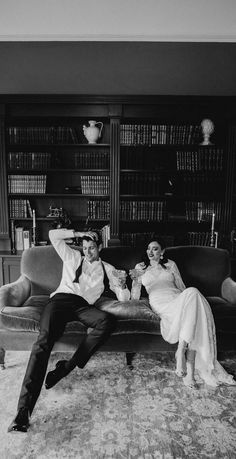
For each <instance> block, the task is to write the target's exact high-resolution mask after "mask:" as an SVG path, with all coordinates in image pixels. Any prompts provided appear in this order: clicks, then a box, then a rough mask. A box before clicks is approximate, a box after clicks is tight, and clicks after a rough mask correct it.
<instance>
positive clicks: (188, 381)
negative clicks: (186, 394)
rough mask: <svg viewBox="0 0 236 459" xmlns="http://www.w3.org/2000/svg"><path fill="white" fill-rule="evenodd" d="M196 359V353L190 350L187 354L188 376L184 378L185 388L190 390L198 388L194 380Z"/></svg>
mask: <svg viewBox="0 0 236 459" xmlns="http://www.w3.org/2000/svg"><path fill="white" fill-rule="evenodd" d="M195 357H196V351H194V350H193V349H190V348H188V349H187V352H186V366H187V375H186V376H185V377H184V378H183V382H184V384H185V386H187V387H190V388H194V387H195V386H196V381H195V378H194V374H195Z"/></svg>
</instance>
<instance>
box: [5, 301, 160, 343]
mask: <svg viewBox="0 0 236 459" xmlns="http://www.w3.org/2000/svg"><path fill="white" fill-rule="evenodd" d="M48 299H49V297H48V295H39V296H31V297H30V298H28V300H27V301H26V302H25V303H24V305H23V306H19V307H12V306H5V307H4V308H3V309H2V311H1V322H2V324H3V325H4V327H5V328H7V329H9V330H15V331H19V330H21V331H32V332H38V331H39V322H40V316H41V314H42V311H43V309H44V307H45V305H46V304H47V302H48ZM96 306H97V307H98V308H99V309H101V310H103V311H106V312H110V313H111V314H114V315H115V316H116V317H117V318H118V324H117V327H116V330H115V333H128V332H134V333H137V332H138V333H142V332H143V333H155V334H160V324H159V318H158V317H157V315H156V314H154V313H153V312H152V311H151V309H150V307H149V304H148V301H147V299H145V298H144V299H141V300H140V301H136V300H132V301H128V302H120V301H116V300H112V299H110V298H101V299H100V300H99V301H98V302H97V303H96ZM86 330H87V328H86V327H85V326H84V325H83V324H82V323H81V322H79V321H73V322H68V324H67V326H66V329H65V333H67V332H82V333H86Z"/></svg>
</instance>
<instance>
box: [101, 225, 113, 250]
mask: <svg viewBox="0 0 236 459" xmlns="http://www.w3.org/2000/svg"><path fill="white" fill-rule="evenodd" d="M101 236H102V245H103V247H108V241H109V239H110V238H111V230H110V225H104V226H103V227H102V228H101Z"/></svg>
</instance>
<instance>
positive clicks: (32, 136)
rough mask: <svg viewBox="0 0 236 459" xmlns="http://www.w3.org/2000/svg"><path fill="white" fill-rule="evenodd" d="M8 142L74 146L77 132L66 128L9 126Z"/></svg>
mask: <svg viewBox="0 0 236 459" xmlns="http://www.w3.org/2000/svg"><path fill="white" fill-rule="evenodd" d="M8 142H9V144H10V145H17V144H25V145H29V144H39V145H42V144H46V145H50V144H76V143H78V142H79V138H78V134H77V130H76V129H75V128H73V127H68V126H27V127H22V126H21V127H18V126H11V127H9V128H8Z"/></svg>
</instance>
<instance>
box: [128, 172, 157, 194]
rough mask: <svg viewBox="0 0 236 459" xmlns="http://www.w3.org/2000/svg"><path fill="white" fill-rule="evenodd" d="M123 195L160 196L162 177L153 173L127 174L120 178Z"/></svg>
mask: <svg viewBox="0 0 236 459" xmlns="http://www.w3.org/2000/svg"><path fill="white" fill-rule="evenodd" d="M120 190H121V194H136V193H140V192H141V193H142V194H159V193H160V175H159V174H157V173H152V172H143V173H142V174H140V173H135V172H126V173H125V174H122V175H121V178H120Z"/></svg>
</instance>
